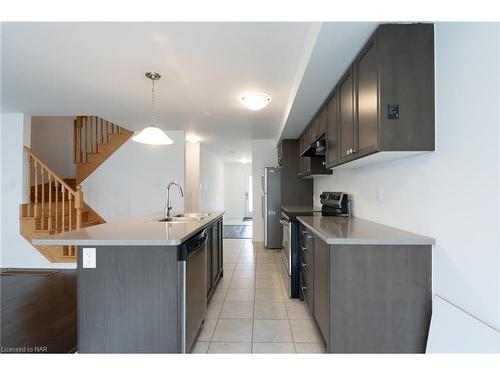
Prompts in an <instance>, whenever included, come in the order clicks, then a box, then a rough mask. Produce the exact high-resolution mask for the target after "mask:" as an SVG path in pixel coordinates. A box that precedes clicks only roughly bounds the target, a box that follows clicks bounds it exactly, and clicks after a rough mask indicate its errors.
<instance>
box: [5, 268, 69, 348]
mask: <svg viewBox="0 0 500 375" xmlns="http://www.w3.org/2000/svg"><path fill="white" fill-rule="evenodd" d="M0 295H1V315H0V320H1V328H0V352H2V353H9V352H30V353H37V352H38V353H72V352H75V351H76V344H77V336H76V335H77V333H76V332H77V330H76V328H77V327H76V270H60V271H59V272H58V273H56V274H54V275H51V276H24V275H23V276H1V277H0Z"/></svg>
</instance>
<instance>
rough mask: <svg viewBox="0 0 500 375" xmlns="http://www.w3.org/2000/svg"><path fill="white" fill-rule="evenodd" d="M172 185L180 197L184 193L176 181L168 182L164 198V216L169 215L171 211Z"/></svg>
mask: <svg viewBox="0 0 500 375" xmlns="http://www.w3.org/2000/svg"><path fill="white" fill-rule="evenodd" d="M172 185H175V186H177V189H178V190H179V193H180V194H181V197H184V193H183V192H182V188H181V186H180V185H179V184H178V183H177V182H173V181H172V182H170V183H169V184H168V186H167V191H166V199H165V217H170V215H171V212H172V201H171V200H170V187H171V186H172Z"/></svg>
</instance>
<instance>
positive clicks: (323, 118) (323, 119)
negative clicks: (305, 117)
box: [318, 105, 328, 138]
mask: <svg viewBox="0 0 500 375" xmlns="http://www.w3.org/2000/svg"><path fill="white" fill-rule="evenodd" d="M327 112H328V107H327V105H324V106H323V108H322V109H321V111H320V113H319V116H318V138H320V137H321V136H323V135H325V134H326V126H327Z"/></svg>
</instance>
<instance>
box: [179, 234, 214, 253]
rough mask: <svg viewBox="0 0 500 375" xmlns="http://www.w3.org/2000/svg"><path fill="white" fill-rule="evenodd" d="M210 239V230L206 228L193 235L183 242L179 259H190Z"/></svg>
mask: <svg viewBox="0 0 500 375" xmlns="http://www.w3.org/2000/svg"><path fill="white" fill-rule="evenodd" d="M207 239H208V231H207V230H206V229H204V230H202V231H201V232H199V233H198V234H197V235H195V236H194V237H191V238H190V239H189V240H187V241H186V242H183V243H182V244H181V245H180V246H179V255H178V260H180V261H184V260H188V259H189V258H190V257H191V256H193V255H194V254H196V253H197V252H198V251H199V250H201V249H202V248H203V246H205V244H206V243H207Z"/></svg>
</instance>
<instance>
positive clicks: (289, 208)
mask: <svg viewBox="0 0 500 375" xmlns="http://www.w3.org/2000/svg"><path fill="white" fill-rule="evenodd" d="M281 210H282V211H286V212H290V213H293V214H300V213H309V212H321V207H317V206H312V205H286V206H281Z"/></svg>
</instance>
